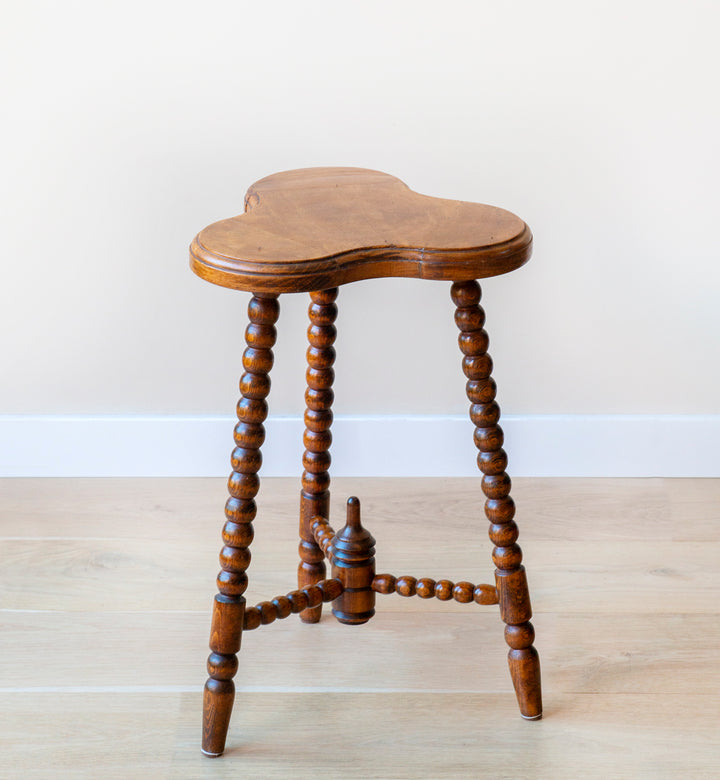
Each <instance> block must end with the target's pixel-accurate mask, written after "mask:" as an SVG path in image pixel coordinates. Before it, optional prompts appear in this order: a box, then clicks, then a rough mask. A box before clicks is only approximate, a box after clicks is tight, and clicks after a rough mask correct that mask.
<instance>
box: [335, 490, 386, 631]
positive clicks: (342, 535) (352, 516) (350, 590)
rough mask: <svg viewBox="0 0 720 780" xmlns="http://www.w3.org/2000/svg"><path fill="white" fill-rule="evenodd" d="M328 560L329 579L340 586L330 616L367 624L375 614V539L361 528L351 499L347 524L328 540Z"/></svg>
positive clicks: (356, 503) (357, 505)
mask: <svg viewBox="0 0 720 780" xmlns="http://www.w3.org/2000/svg"><path fill="white" fill-rule="evenodd" d="M330 558H331V560H332V576H333V577H336V578H337V579H339V580H340V581H341V582H342V584H343V587H344V590H343V592H342V594H341V595H340V596H339V597H338V598H337V599H336V600H335V601H334V602H333V610H332V612H333V615H335V617H336V618H337V619H338V620H339V621H340V622H341V623H349V624H353V625H356V624H359V623H367V621H368V620H370V618H371V617H372V616H373V615H374V614H375V591H374V590H373V589H372V582H373V578H374V577H375V539H373V537H372V535H371V534H370V533H369V532H368V531H367V530H366V529H365V528H363V526H362V523H361V521H360V501H359V500H358V499H357V498H356V497H355V496H353V497H352V498H349V499H348V502H347V522H346V524H345V526H344V527H343V528H341V529H340V530H339V531H338V532H337V533H336V534H335V536H334V538H333V540H332V544H331V546H330Z"/></svg>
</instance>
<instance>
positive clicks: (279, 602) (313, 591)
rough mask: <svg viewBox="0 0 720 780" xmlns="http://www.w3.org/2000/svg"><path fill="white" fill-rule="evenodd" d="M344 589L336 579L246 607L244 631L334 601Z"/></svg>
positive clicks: (323, 581)
mask: <svg viewBox="0 0 720 780" xmlns="http://www.w3.org/2000/svg"><path fill="white" fill-rule="evenodd" d="M344 589H345V588H344V586H343V584H342V582H340V580H339V579H337V578H335V577H334V578H332V579H329V580H322V581H320V582H318V583H316V584H315V585H308V586H307V587H306V588H301V589H300V590H293V591H290V593H288V594H287V595H285V596H277V597H276V598H274V599H273V600H272V601H261V602H260V603H259V604H256V605H255V606H254V607H246V608H245V617H244V620H243V631H252V630H253V629H254V628H257V627H258V626H266V625H268V624H269V623H274V622H275V621H276V620H282V619H283V618H286V617H288V616H289V615H292V614H297V613H298V612H302V611H303V610H305V609H308V608H312V607H317V606H319V605H320V604H322V603H323V602H326V601H334V600H335V599H336V598H338V596H340V595H341V594H342V592H343V590H344Z"/></svg>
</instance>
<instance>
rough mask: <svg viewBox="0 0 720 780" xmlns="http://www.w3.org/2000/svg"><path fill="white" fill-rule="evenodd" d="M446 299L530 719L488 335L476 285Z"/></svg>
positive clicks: (523, 600)
mask: <svg viewBox="0 0 720 780" xmlns="http://www.w3.org/2000/svg"><path fill="white" fill-rule="evenodd" d="M451 295H452V299H453V303H454V304H455V306H456V307H457V308H456V312H455V323H456V324H457V326H458V328H459V329H460V335H459V336H458V343H459V345H460V350H461V351H462V353H463V356H464V357H463V361H462V367H463V372H464V373H465V376H466V377H467V380H468V381H467V385H466V391H467V396H468V399H469V400H470V419H471V420H472V422H473V423H474V424H475V436H474V438H475V445H476V446H477V448H478V450H479V454H478V459H477V461H478V467H479V468H480V471H482V473H483V478H482V489H483V492H484V493H485V496H486V497H487V500H486V501H485V514H486V516H487V518H488V520H489V521H490V529H489V535H490V540H491V541H492V543H493V544H494V545H495V548H494V550H493V556H492V557H493V562H494V564H495V567H496V568H495V580H496V582H497V589H498V595H499V598H500V617H501V618H502V620H503V622H504V623H505V624H506V627H505V640H506V641H507V643H508V645H509V646H510V652H509V653H508V663H509V666H510V675H511V677H512V680H513V685H514V686H515V692H516V694H517V698H518V704H519V705H520V712H521V713H522V716H523V717H524V718H527V719H529V720H535V719H537V718H540V717H541V715H542V696H541V688H540V661H539V658H538V653H537V650H536V649H535V648H534V647H533V644H532V643H533V640H534V638H535V632H534V630H533V627H532V624H531V623H530V622H529V620H530V618H531V617H532V610H531V608H530V594H529V592H528V587H527V579H526V577H525V567H524V566H523V565H522V550H521V549H520V546H519V545H518V544H517V543H516V542H517V538H518V528H517V525H516V523H515V521H514V519H513V518H514V517H515V503H514V501H513V500H512V498H510V485H511V482H510V477H509V476H508V474H507V472H506V471H505V469H506V468H507V455H506V453H505V450H503V448H502V445H503V431H502V428H501V427H500V426H499V425H498V420H499V419H500V407H499V406H498V404H497V402H496V401H495V394H496V391H497V388H496V386H495V382H494V381H493V379H492V377H491V372H492V360H491V359H490V355H488V352H487V348H488V335H487V333H486V332H485V329H484V328H483V325H484V324H485V312H484V311H483V309H482V307H481V306H480V305H479V303H480V285H479V284H478V283H477V282H475V281H470V282H456V283H454V284H453V285H452V288H451Z"/></svg>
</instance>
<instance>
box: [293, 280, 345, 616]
mask: <svg viewBox="0 0 720 780" xmlns="http://www.w3.org/2000/svg"><path fill="white" fill-rule="evenodd" d="M337 294H338V291H337V288H334V289H331V290H324V291H321V292H311V293H310V299H311V303H310V307H309V309H308V314H309V315H310V326H309V327H308V332H307V334H308V341H309V342H310V346H309V347H308V350H307V362H308V368H307V374H306V377H307V390H306V391H305V404H306V406H307V408H306V410H305V435H304V436H303V443H304V445H305V454H304V455H303V468H304V469H305V470H304V471H303V475H302V491H301V493H300V545H299V548H298V552H299V553H300V564H299V566H298V588H305V587H307V586H308V585H314V584H315V583H316V582H320V581H321V580H323V579H325V572H326V568H325V556H324V554H323V551H322V550H321V549H320V548H319V547H318V545H317V544H316V542H315V538H314V536H313V533H312V530H311V528H310V524H311V522H312V519H313V517H315V516H316V515H320V516H321V517H325V518H328V517H329V514H330V491H329V487H330V474H329V473H328V469H329V468H330V452H329V450H330V444H331V442H332V434H331V432H330V426H331V425H332V420H333V413H332V403H333V398H334V395H333V391H332V383H333V380H334V378H335V372H334V370H333V367H332V366H333V363H334V362H335V349H334V347H333V342H334V341H335V336H336V334H337V331H336V329H335V325H334V324H333V323H334V322H335V318H336V317H337V306H336V305H335V299H336V298H337ZM321 614H322V603H321V604H319V605H318V606H317V607H310V608H308V609H304V610H303V611H302V612H301V613H300V618H301V620H303V621H304V622H305V623H317V622H318V621H319V620H320V616H321Z"/></svg>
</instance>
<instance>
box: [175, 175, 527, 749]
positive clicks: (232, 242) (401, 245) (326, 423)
mask: <svg viewBox="0 0 720 780" xmlns="http://www.w3.org/2000/svg"><path fill="white" fill-rule="evenodd" d="M531 249H532V235H531V233H530V230H529V228H528V226H527V225H526V224H525V223H524V222H523V221H522V220H521V219H519V218H518V217H516V216H515V215H513V214H511V213H509V212H507V211H504V210H502V209H498V208H494V207H492V206H483V205H479V204H475V203H464V202H461V201H454V200H441V199H438V198H430V197H427V196H425V195H419V194H418V193H416V192H413V191H412V190H410V189H409V188H408V187H407V185H405V184H404V183H403V182H401V181H400V180H399V179H396V178H395V177H393V176H388V175H387V174H384V173H379V172H377V171H370V170H364V169H361V168H308V169H304V170H297V171H287V172H285V173H278V174H275V175H273V176H268V177H267V178H265V179H261V180H260V181H259V182H257V183H256V184H254V185H253V186H252V187H250V189H249V190H248V192H247V195H246V197H245V213H244V214H242V215H241V216H238V217H232V218H231V219H225V220H222V221H221V222H216V223H214V224H213V225H210V226H209V227H207V228H205V229H204V230H203V231H202V232H201V233H200V234H199V235H198V236H197V237H196V238H195V239H194V240H193V242H192V245H191V248H190V262H191V266H192V269H193V271H194V272H195V273H196V274H197V275H198V276H201V277H202V278H203V279H207V280H208V281H209V282H213V283H214V284H219V285H222V286H223V287H232V288H234V289H238V290H247V291H249V292H252V293H253V298H252V299H251V301H250V305H249V307H248V315H249V318H250V324H249V325H248V327H247V330H246V331H245V340H246V342H247V348H246V350H245V352H244V354H243V368H244V369H245V373H244V374H243V376H242V379H241V380H240V392H241V393H242V398H241V399H240V402H239V403H238V406H237V414H238V419H239V422H238V424H237V426H236V427H235V444H236V447H235V449H234V450H233V453H232V469H233V470H232V473H231V474H230V479H229V482H228V490H229V492H230V498H229V499H228V501H227V504H226V505H225V517H226V521H225V526H224V528H223V533H222V536H223V542H224V547H223V548H222V551H221V552H220V564H221V566H222V571H221V572H220V574H219V576H218V578H217V585H218V589H219V591H220V592H219V593H218V594H217V595H216V596H215V601H214V608H213V617H212V629H211V632H210V650H211V651H212V652H211V653H210V657H209V658H208V671H209V674H210V678H209V679H208V681H207V683H206V684H205V694H204V720H203V748H202V749H203V752H204V753H206V754H207V755H209V756H219V755H221V754H222V752H223V750H224V748H225V738H226V735H227V730H228V724H229V722H230V713H231V710H232V705H233V698H234V695H235V686H234V684H233V681H232V678H233V677H234V675H235V672H236V671H237V668H238V661H237V655H236V654H237V652H238V651H239V650H240V638H241V635H242V632H243V631H249V630H251V629H254V628H257V627H258V626H260V625H266V624H267V623H272V622H273V621H274V620H276V619H279V618H285V617H288V616H289V615H290V614H291V613H299V614H300V618H301V619H302V620H304V621H305V622H307V623H316V622H317V621H318V620H320V613H321V610H322V603H323V602H327V601H332V602H333V607H332V612H333V614H334V615H335V617H337V619H338V620H340V622H342V623H349V624H358V623H365V622H367V621H368V620H369V619H370V618H371V617H372V616H373V615H374V614H375V594H376V593H381V594H382V593H399V594H400V595H401V596H414V595H418V596H420V598H425V599H427V598H433V597H434V598H439V599H443V600H448V599H455V600H456V601H459V602H463V603H465V602H467V603H470V602H475V603H478V604H499V607H500V616H501V618H502V620H503V621H504V622H505V624H506V627H505V639H506V641H507V643H508V645H509V646H510V652H509V655H508V660H509V665H510V674H511V676H512V681H513V685H514V686H515V692H516V694H517V698H518V703H519V705H520V712H521V714H522V716H523V717H524V718H528V719H531V720H534V719H537V718H540V716H541V714H542V704H541V695H540V662H539V659H538V654H537V651H536V650H535V648H534V647H533V645H532V643H533V639H534V631H533V627H532V624H531V623H530V622H529V620H530V617H531V610H530V598H529V594H528V587H527V581H526V578H525V569H524V567H523V566H522V552H521V550H520V547H519V546H518V545H517V538H518V528H517V525H516V524H515V522H514V520H513V517H514V515H515V505H514V503H513V500H512V499H511V498H510V495H509V493H510V477H509V476H508V475H507V474H506V472H505V468H506V466H507V456H506V455H505V452H504V450H503V449H502V444H503V432H502V429H501V428H500V426H499V425H498V419H499V418H500V408H499V407H498V405H497V403H496V402H495V392H496V386H495V382H494V381H493V380H492V378H491V376H490V374H491V371H492V361H491V360H490V356H489V355H488V353H487V347H488V336H487V333H486V332H485V330H484V329H483V325H484V322H485V314H484V312H483V310H482V308H481V307H480V306H479V301H480V286H479V285H478V283H477V281H476V279H480V278H483V277H487V276H495V275H497V274H503V273H506V272H507V271H512V270H514V269H515V268H518V267H519V266H521V265H523V263H525V262H526V261H527V260H528V259H529V257H530V253H531ZM386 276H406V277H414V278H420V279H438V280H446V281H450V282H452V287H451V290H450V294H451V295H452V299H453V302H454V303H455V306H456V313H455V322H456V323H457V326H458V328H459V329H460V335H459V339H458V340H459V344H460V350H461V351H462V353H463V356H464V357H463V359H462V367H463V371H464V373H465V376H466V377H467V380H468V381H467V395H468V399H469V400H470V404H471V405H470V419H471V420H472V422H473V423H474V424H475V426H476V427H475V444H476V445H477V448H478V450H479V454H478V465H479V467H480V470H481V471H482V473H483V477H482V488H483V491H484V493H485V495H486V497H487V501H486V502H485V514H486V515H487V518H488V520H489V521H490V539H491V540H492V542H493V544H494V545H495V548H494V550H493V555H492V558H493V561H494V563H495V566H496V569H495V582H496V585H474V584H472V583H470V582H458V583H452V582H450V581H449V580H438V581H437V582H436V581H435V580H432V579H429V578H426V577H424V578H421V579H416V578H415V577H409V576H403V577H397V578H396V577H393V576H392V575H390V574H378V575H376V574H375V557H374V553H375V547H374V544H375V540H374V539H373V538H372V536H371V535H370V533H368V531H366V530H365V529H364V528H363V527H362V525H361V522H360V503H359V501H358V500H357V498H351V499H350V500H349V501H348V514H347V522H346V525H345V526H344V528H342V529H341V530H340V531H339V532H338V533H335V532H334V531H333V529H332V528H331V527H330V525H329V523H328V505H329V497H330V493H329V487H330V475H329V473H328V469H329V467H330V454H329V449H330V442H331V440H332V437H331V433H330V426H331V424H332V419H333V414H332V403H333V391H332V384H333V378H334V372H333V368H332V365H333V362H334V360H335V350H334V348H333V342H334V341H335V334H336V330H335V326H334V324H333V322H334V320H335V317H336V315H337V307H336V305H335V299H336V298H337V294H338V290H337V288H338V287H339V286H340V285H341V284H348V283H349V282H354V281H358V280H360V279H372V278H378V277H386ZM298 292H309V293H310V299H311V301H312V302H311V304H310V309H309V313H310V327H309V328H308V339H309V342H310V346H309V348H308V351H307V361H308V369H307V385H308V387H307V390H306V392H305V402H306V405H307V409H306V412H305V435H304V438H303V441H304V444H305V455H304V456H303V466H304V469H305V470H304V472H303V475H302V491H301V493H300V548H299V549H300V565H299V567H298V590H295V591H292V592H291V593H288V594H287V595H285V596H278V597H277V598H274V599H273V600H272V601H263V602H261V603H260V604H258V605H257V606H254V607H247V608H246V606H245V598H244V597H243V594H244V593H245V589H246V588H247V584H248V578H247V574H246V573H245V572H246V569H247V567H248V564H249V563H250V551H249V549H248V548H249V546H250V542H251V541H252V539H253V526H252V521H253V520H254V519H255V512H256V506H255V501H254V500H253V499H254V497H255V495H256V494H257V492H258V488H259V484H260V482H259V479H258V475H257V472H258V470H259V469H260V464H261V463H262V457H261V454H260V447H261V445H262V443H263V440H264V438H265V429H264V427H263V422H264V420H265V418H266V416H267V412H268V407H267V403H266V400H265V399H266V398H267V395H268V392H269V390H270V378H269V376H268V375H269V373H270V369H271V367H272V364H273V353H272V347H273V346H274V344H275V337H276V332H275V327H274V325H275V322H276V321H277V319H278V313H279V306H278V296H279V295H280V293H298ZM325 559H327V560H328V561H329V562H330V564H331V566H332V571H331V577H330V578H329V579H326V567H325Z"/></svg>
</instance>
